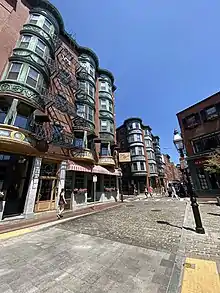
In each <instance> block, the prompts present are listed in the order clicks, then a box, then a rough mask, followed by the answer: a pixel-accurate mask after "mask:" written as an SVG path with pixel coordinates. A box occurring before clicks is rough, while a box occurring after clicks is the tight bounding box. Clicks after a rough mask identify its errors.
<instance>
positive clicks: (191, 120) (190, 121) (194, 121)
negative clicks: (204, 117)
mask: <svg viewBox="0 0 220 293" xmlns="http://www.w3.org/2000/svg"><path fill="white" fill-rule="evenodd" d="M199 119H200V118H199V114H198V113H197V114H192V115H190V116H188V117H186V118H185V119H183V124H185V125H186V127H187V128H192V127H195V126H197V125H198V122H199Z"/></svg>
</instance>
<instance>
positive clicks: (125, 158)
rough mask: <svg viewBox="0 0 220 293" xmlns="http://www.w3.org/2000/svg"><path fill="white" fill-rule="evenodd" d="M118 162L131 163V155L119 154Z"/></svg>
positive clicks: (128, 153)
mask: <svg viewBox="0 0 220 293" xmlns="http://www.w3.org/2000/svg"><path fill="white" fill-rule="evenodd" d="M119 162H120V163H128V162H131V154H130V152H127V153H119Z"/></svg>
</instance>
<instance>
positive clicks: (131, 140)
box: [129, 134, 134, 143]
mask: <svg viewBox="0 0 220 293" xmlns="http://www.w3.org/2000/svg"><path fill="white" fill-rule="evenodd" d="M129 142H130V143H131V142H134V135H133V134H132V135H129Z"/></svg>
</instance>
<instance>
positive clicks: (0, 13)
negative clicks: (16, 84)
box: [0, 0, 29, 76]
mask: <svg viewBox="0 0 220 293" xmlns="http://www.w3.org/2000/svg"><path fill="white" fill-rule="evenodd" d="M28 15H29V9H28V8H27V7H26V6H24V5H23V4H22V3H21V0H18V1H17V6H16V10H14V9H13V6H12V5H10V4H9V3H8V1H5V0H0V52H1V54H0V76H1V75H2V72H3V71H4V68H5V66H6V64H7V62H8V57H10V56H11V54H12V50H13V48H14V47H15V45H16V42H17V40H18V39H19V35H20V34H19V32H20V30H21V29H22V26H23V25H24V23H25V22H26V21H27V19H28Z"/></svg>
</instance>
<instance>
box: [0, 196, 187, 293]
mask: <svg viewBox="0 0 220 293" xmlns="http://www.w3.org/2000/svg"><path fill="white" fill-rule="evenodd" d="M185 206H186V204H185V202H180V201H172V202H167V201H164V202H163V201H159V202H156V201H153V200H152V201H147V202H145V201H139V202H138V201H137V202H133V203H125V204H124V205H122V206H120V207H117V208H115V209H112V210H108V211H104V212H100V213H97V214H93V215H90V216H86V217H83V218H80V219H76V220H73V221H68V222H66V223H63V224H59V225H57V226H55V227H52V228H50V229H44V230H40V231H38V232H35V233H30V234H26V235H23V236H20V237H15V238H11V239H8V240H5V241H2V242H1V243H0V249H1V258H0V292H1V293H13V292H17V293H22V292H25V293H35V292H36V293H44V292H47V293H50V292H51V293H56V292H62V293H63V292H64V293H67V292H72V293H75V292H77V293H84V292H91V293H101V292H103V293H104V292H110V293H117V292H120V293H123V292H126V293H127V292H129V293H142V292H143V293H165V292H167V287H168V284H169V282H170V277H171V274H172V270H173V266H174V262H175V259H176V253H177V250H178V247H179V242H180V236H181V232H182V229H181V227H182V223H183V218H184V211H185ZM174 292H175V291H174Z"/></svg>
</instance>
